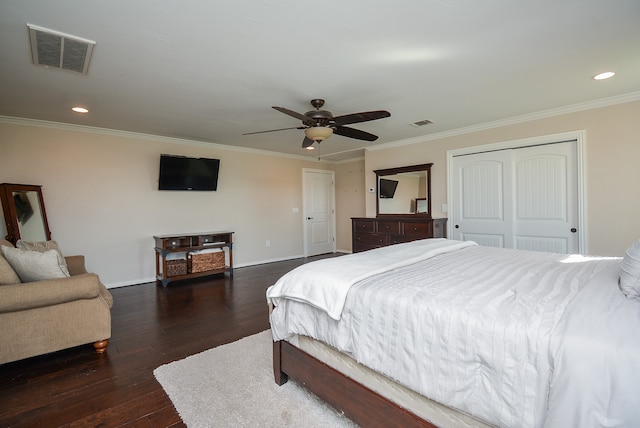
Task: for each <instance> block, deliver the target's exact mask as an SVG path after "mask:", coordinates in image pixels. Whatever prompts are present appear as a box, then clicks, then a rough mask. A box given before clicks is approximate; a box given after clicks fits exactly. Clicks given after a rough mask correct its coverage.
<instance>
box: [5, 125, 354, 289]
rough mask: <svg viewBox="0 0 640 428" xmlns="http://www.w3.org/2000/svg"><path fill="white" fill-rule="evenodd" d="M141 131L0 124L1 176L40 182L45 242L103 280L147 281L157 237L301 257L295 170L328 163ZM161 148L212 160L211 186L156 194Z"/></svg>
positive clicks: (265, 255)
mask: <svg viewBox="0 0 640 428" xmlns="http://www.w3.org/2000/svg"><path fill="white" fill-rule="evenodd" d="M146 138H147V137H144V136H139V137H137V136H136V138H132V137H131V136H128V134H127V135H125V134H124V133H120V134H118V133H106V134H98V133H91V132H84V131H78V130H67V129H58V128H49V127H40V126H27V125H21V124H13V123H0V182H10V183H24V184H41V185H43V186H44V187H43V192H44V199H45V204H46V210H47V217H48V220H49V224H50V228H51V231H52V235H53V239H55V240H57V241H58V242H59V244H60V245H61V248H62V250H63V252H64V253H66V254H84V255H86V258H87V265H88V268H89V269H90V270H91V271H94V272H96V273H98V274H99V275H100V277H101V279H102V280H103V282H104V283H105V284H106V285H107V286H117V285H125V284H134V283H139V282H146V281H151V280H153V279H154V276H155V261H154V252H153V239H152V236H153V235H158V234H173V233H177V234H180V233H187V232H202V231H211V230H231V231H234V232H235V235H234V241H235V244H234V261H235V264H236V265H237V266H242V265H248V264H256V263H261V262H268V261H275V260H282V259H288V258H293V257H301V256H302V255H303V254H304V249H303V239H302V227H303V223H302V217H301V216H302V169H303V168H315V169H331V170H332V169H334V165H333V164H328V163H321V162H316V161H306V160H302V159H299V158H291V157H280V156H272V155H268V154H260V153H256V152H249V151H246V152H244V151H231V150H225V149H223V148H221V147H220V146H208V147H207V146H206V145H204V144H195V143H194V144H176V143H175V142H170V141H169V140H164V141H163V140H159V139H155V140H154V139H146ZM149 138H150V137H149ZM160 153H169V154H177V155H184V156H200V157H211V158H219V159H220V176H219V182H218V191H216V192H175V191H174V192H170V191H158V190H157V188H158V182H157V181H158V167H159V157H160ZM363 204H364V202H363ZM296 207H297V208H299V210H298V213H293V210H292V208H296ZM3 236H4V235H3ZM266 240H269V241H270V242H271V245H270V247H268V248H267V247H266V246H265V241H266Z"/></svg>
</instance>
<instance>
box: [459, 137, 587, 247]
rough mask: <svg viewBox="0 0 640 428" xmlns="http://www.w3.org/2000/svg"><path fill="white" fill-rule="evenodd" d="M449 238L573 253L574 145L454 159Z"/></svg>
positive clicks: (576, 238)
mask: <svg viewBox="0 0 640 428" xmlns="http://www.w3.org/2000/svg"><path fill="white" fill-rule="evenodd" d="M451 167H452V172H453V174H452V176H451V177H452V183H451V185H452V186H453V188H452V190H453V191H452V192H451V194H452V197H453V200H452V204H451V205H452V206H451V212H450V215H451V220H452V223H453V229H452V233H451V235H450V236H451V237H452V238H453V239H461V240H473V241H476V242H478V243H479V244H480V245H487V246H495V247H505V248H520V249H527V250H534V251H549V252H557V253H577V252H579V251H580V245H579V237H580V234H579V233H577V232H578V228H579V212H578V206H579V202H578V167H577V142H576V141H567V142H561V143H554V144H544V145H536V146H531V147H520V148H515V149H503V150H495V151H490V152H485V153H473V154H468V155H461V156H455V157H454V158H453V160H452V163H451Z"/></svg>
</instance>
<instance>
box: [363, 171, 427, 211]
mask: <svg viewBox="0 0 640 428" xmlns="http://www.w3.org/2000/svg"><path fill="white" fill-rule="evenodd" d="M431 165H433V164H432V163H427V164H422V165H410V166H403V167H399V168H387V169H378V170H375V171H373V172H374V173H375V174H376V179H377V180H376V181H377V187H376V195H377V197H376V215H377V216H379V217H380V216H393V215H402V216H406V215H416V216H426V217H431Z"/></svg>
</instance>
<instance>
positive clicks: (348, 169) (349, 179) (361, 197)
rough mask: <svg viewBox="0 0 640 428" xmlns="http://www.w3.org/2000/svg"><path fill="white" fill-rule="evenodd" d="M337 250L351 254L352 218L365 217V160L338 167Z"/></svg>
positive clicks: (345, 163) (346, 163) (341, 164)
mask: <svg viewBox="0 0 640 428" xmlns="http://www.w3.org/2000/svg"><path fill="white" fill-rule="evenodd" d="M335 169H336V211H337V215H336V248H337V249H338V251H342V252H351V248H352V246H351V217H364V215H365V194H366V191H367V189H366V187H365V183H364V159H359V160H357V161H353V162H344V163H339V164H337V165H336V168H335Z"/></svg>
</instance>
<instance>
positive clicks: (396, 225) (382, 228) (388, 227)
mask: <svg viewBox="0 0 640 428" xmlns="http://www.w3.org/2000/svg"><path fill="white" fill-rule="evenodd" d="M376 232H378V233H386V234H392V235H398V234H399V233H400V222H399V221H398V220H376Z"/></svg>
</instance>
